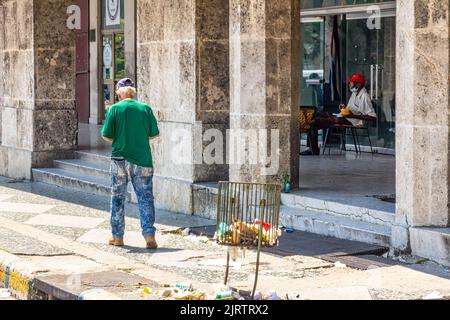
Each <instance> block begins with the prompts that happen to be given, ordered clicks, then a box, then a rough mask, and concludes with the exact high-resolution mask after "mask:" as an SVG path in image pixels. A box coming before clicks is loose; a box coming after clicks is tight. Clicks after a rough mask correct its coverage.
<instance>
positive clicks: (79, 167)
mask: <svg viewBox="0 0 450 320" xmlns="http://www.w3.org/2000/svg"><path fill="white" fill-rule="evenodd" d="M53 163H54V166H55V168H59V169H62V170H66V171H70V172H73V173H77V174H80V175H86V176H93V177H98V178H103V179H108V180H109V179H110V173H109V167H108V166H107V165H106V164H104V163H100V162H91V161H86V160H80V159H74V160H55V161H53Z"/></svg>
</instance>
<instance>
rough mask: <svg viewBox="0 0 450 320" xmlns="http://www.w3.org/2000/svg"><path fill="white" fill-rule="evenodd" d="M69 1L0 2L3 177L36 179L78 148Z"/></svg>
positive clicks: (0, 167) (0, 172) (0, 156)
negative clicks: (35, 170)
mask: <svg viewBox="0 0 450 320" xmlns="http://www.w3.org/2000/svg"><path fill="white" fill-rule="evenodd" d="M71 4H72V1H69V0H39V1H36V0H23V1H17V0H4V1H2V2H0V15H1V19H0V20H1V21H2V23H1V24H0V29H1V30H0V31H1V33H2V34H3V36H2V41H1V42H0V51H1V54H0V56H2V57H3V59H2V60H1V61H0V64H1V69H2V71H3V72H2V79H1V85H0V86H1V89H0V93H1V95H2V97H1V99H0V103H1V104H0V109H1V114H2V118H1V119H2V120H1V122H2V124H1V127H2V138H1V145H0V175H6V176H10V177H13V178H27V179H29V178H31V168H32V167H39V166H49V165H51V160H52V159H53V158H54V157H56V156H57V157H62V156H65V155H66V154H67V153H68V152H70V151H71V150H72V149H73V148H74V147H75V145H76V138H75V137H76V130H77V118H76V112H75V104H74V80H73V79H74V48H73V46H74V44H73V40H74V35H73V32H72V31H70V30H69V29H68V28H67V25H66V19H67V15H66V11H67V7H68V6H69V5H71Z"/></svg>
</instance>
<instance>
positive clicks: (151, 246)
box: [145, 236, 158, 249]
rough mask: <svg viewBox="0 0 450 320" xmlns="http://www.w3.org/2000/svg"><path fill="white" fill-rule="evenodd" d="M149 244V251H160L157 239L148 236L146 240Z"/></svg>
mask: <svg viewBox="0 0 450 320" xmlns="http://www.w3.org/2000/svg"><path fill="white" fill-rule="evenodd" d="M145 241H146V242H147V249H158V244H157V243H156V240H155V237H153V236H148V237H146V238H145Z"/></svg>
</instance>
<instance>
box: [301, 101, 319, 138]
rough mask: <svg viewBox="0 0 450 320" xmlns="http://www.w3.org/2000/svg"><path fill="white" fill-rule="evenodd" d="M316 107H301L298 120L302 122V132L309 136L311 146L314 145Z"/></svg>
mask: <svg viewBox="0 0 450 320" xmlns="http://www.w3.org/2000/svg"><path fill="white" fill-rule="evenodd" d="M316 112H317V110H316V108H313V107H301V108H300V113H299V116H298V122H299V124H300V134H306V135H307V137H308V143H309V146H310V147H312V141H311V135H310V134H312V133H313V124H314V118H315V115H316Z"/></svg>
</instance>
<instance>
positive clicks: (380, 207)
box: [281, 193, 395, 227]
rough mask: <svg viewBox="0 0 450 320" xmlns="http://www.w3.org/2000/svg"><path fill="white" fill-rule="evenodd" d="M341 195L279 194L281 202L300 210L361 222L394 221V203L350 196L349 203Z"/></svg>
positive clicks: (388, 223) (388, 225)
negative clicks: (319, 196)
mask: <svg viewBox="0 0 450 320" xmlns="http://www.w3.org/2000/svg"><path fill="white" fill-rule="evenodd" d="M346 197H347V196H345V195H343V196H341V198H339V196H335V197H334V198H332V197H330V196H324V197H321V198H320V199H319V198H316V197H308V196H304V195H300V194H293V193H292V194H286V193H282V194H281V203H282V204H283V205H285V206H289V207H292V208H297V209H300V210H307V211H315V212H321V213H327V214H329V215H332V216H336V217H344V218H351V219H354V220H359V221H363V222H368V223H372V224H377V225H382V226H386V227H391V226H392V225H393V224H394V221H395V204H392V203H386V202H382V201H380V200H378V199H373V198H369V197H362V196H359V197H356V196H352V198H351V203H346V201H347V202H348V199H346Z"/></svg>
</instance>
